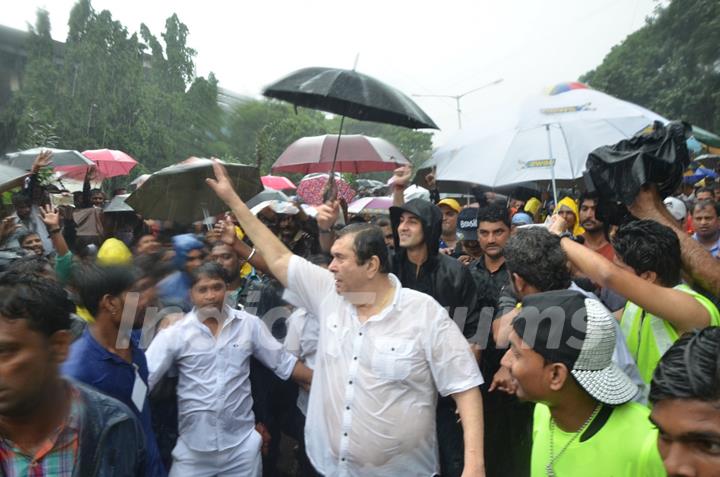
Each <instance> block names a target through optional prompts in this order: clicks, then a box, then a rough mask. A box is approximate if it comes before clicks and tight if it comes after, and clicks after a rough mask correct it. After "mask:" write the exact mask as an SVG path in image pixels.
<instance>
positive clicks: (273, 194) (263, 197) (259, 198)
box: [245, 189, 290, 209]
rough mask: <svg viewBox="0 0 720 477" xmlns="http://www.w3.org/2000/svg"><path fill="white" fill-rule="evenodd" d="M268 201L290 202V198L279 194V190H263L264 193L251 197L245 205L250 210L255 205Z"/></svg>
mask: <svg viewBox="0 0 720 477" xmlns="http://www.w3.org/2000/svg"><path fill="white" fill-rule="evenodd" d="M268 200H279V201H281V202H290V197H288V195H287V194H285V193H284V192H281V191H279V190H272V189H265V190H264V191H262V192H260V193H259V194H258V195H256V196H255V197H253V198H252V199H250V200H248V201H247V202H245V204H246V205H247V206H248V209H252V208H253V207H255V206H256V205H258V204H259V203H260V202H265V201H268Z"/></svg>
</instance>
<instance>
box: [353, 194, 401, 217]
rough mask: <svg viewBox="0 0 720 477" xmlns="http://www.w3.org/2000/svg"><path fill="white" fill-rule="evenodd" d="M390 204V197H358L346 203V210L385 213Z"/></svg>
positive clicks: (359, 212)
mask: <svg viewBox="0 0 720 477" xmlns="http://www.w3.org/2000/svg"><path fill="white" fill-rule="evenodd" d="M392 205H393V199H392V197H360V198H359V199H355V200H354V201H353V202H352V203H350V204H348V212H349V213H351V214H361V213H373V214H387V213H388V210H389V209H390V207H392Z"/></svg>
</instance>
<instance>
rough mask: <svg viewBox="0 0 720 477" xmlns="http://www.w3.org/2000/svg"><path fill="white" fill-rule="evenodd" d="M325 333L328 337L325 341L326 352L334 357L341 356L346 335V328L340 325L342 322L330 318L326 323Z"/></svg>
mask: <svg viewBox="0 0 720 477" xmlns="http://www.w3.org/2000/svg"><path fill="white" fill-rule="evenodd" d="M325 335H326V339H325V340H324V343H323V345H324V347H325V353H327V354H328V355H330V356H332V357H333V358H337V357H338V356H340V349H341V347H342V341H343V338H344V337H345V329H344V328H343V327H342V326H341V325H340V323H338V322H336V321H333V320H328V322H327V323H326V324H325Z"/></svg>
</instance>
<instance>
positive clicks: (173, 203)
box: [125, 158, 262, 224]
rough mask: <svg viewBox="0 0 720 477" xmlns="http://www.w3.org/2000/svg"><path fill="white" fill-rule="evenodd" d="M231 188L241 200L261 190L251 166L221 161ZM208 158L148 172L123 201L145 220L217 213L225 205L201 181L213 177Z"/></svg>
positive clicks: (195, 217)
mask: <svg viewBox="0 0 720 477" xmlns="http://www.w3.org/2000/svg"><path fill="white" fill-rule="evenodd" d="M223 164H224V165H225V168H226V169H227V172H228V176H229V177H230V181H231V182H232V184H233V188H234V189H235V191H236V192H237V193H238V194H239V195H240V197H241V198H243V199H244V200H247V199H249V198H250V197H252V196H254V195H255V194H257V193H258V192H259V191H261V190H262V184H261V183H260V174H258V170H257V168H256V167H253V166H246V165H243V164H229V163H223ZM214 177H215V174H214V173H213V169H212V161H211V160H209V159H198V158H192V159H191V160H188V161H185V162H184V163H180V164H176V165H174V166H170V167H166V168H165V169H161V170H159V171H157V172H156V173H154V174H152V175H151V176H150V177H149V178H148V179H147V180H146V181H145V182H144V183H143V185H142V186H140V187H139V188H138V189H137V190H136V191H135V192H133V193H132V194H130V197H128V198H127V200H126V201H125V203H126V204H127V205H129V206H130V207H132V208H133V209H134V210H135V212H137V213H138V214H140V215H142V216H143V217H144V218H146V219H158V220H174V221H177V222H181V223H186V224H187V223H191V222H195V221H198V220H203V219H204V218H206V217H208V216H210V215H217V214H219V213H222V212H224V211H225V210H227V206H226V205H225V204H224V203H223V202H222V201H221V200H220V199H219V198H218V197H217V195H216V194H215V193H214V192H213V190H212V189H211V188H210V187H208V186H207V184H206V183H205V179H206V178H214Z"/></svg>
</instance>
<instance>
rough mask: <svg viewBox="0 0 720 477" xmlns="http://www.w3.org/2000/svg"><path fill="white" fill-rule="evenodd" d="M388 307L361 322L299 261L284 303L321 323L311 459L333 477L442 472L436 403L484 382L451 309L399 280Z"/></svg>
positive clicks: (323, 278)
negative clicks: (449, 314)
mask: <svg viewBox="0 0 720 477" xmlns="http://www.w3.org/2000/svg"><path fill="white" fill-rule="evenodd" d="M390 280H391V281H392V285H393V287H394V289H395V292H394V296H393V301H392V303H391V305H389V306H388V307H386V308H385V309H384V310H383V311H382V312H380V314H378V315H375V316H372V317H370V318H369V319H368V320H367V321H365V323H361V322H360V320H359V319H358V316H357V311H356V308H355V307H354V306H353V305H351V304H350V303H349V302H348V301H347V300H345V299H344V298H343V297H342V296H340V295H338V294H337V292H336V291H335V279H334V277H333V275H332V273H330V272H328V271H327V270H325V269H323V268H321V267H318V266H315V265H312V264H311V263H310V262H308V261H306V260H304V259H302V258H300V257H298V256H293V257H292V259H291V260H290V265H289V269H288V289H289V290H290V291H291V292H292V293H289V294H287V295H286V299H289V300H291V301H293V300H294V301H295V303H293V304H294V305H296V306H302V307H304V308H306V309H307V310H308V313H310V314H312V316H315V317H317V319H318V321H319V328H320V329H319V341H318V350H317V356H316V359H315V370H314V375H313V382H312V386H311V389H310V403H309V407H308V415H307V421H306V424H305V441H306V445H307V452H308V456H309V458H310V460H311V462H312V464H313V465H314V466H315V468H316V469H317V470H318V471H319V472H320V473H322V474H324V475H332V476H373V477H377V476H393V477H395V476H398V475H427V476H430V475H432V474H434V473H436V472H438V470H439V469H438V450H437V438H436V430H435V407H436V404H437V395H438V392H439V393H440V394H441V395H443V396H447V395H449V394H454V393H459V392H462V391H466V390H468V389H471V388H474V387H477V386H479V385H481V384H482V383H483V378H482V375H481V374H480V370H479V369H478V365H477V362H476V361H475V358H474V357H473V355H472V353H471V352H470V348H469V345H468V343H467V341H466V340H465V338H464V337H463V335H462V333H461V332H460V330H459V329H458V327H457V325H456V324H455V323H454V322H453V321H452V320H451V319H450V318H449V316H448V314H447V311H445V309H443V308H442V307H441V306H440V305H439V304H438V303H437V302H436V301H435V300H434V299H432V298H431V297H430V296H428V295H425V294H423V293H420V292H417V291H414V290H410V289H407V288H402V286H401V285H400V281H399V280H398V279H397V277H395V276H394V275H390Z"/></svg>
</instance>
